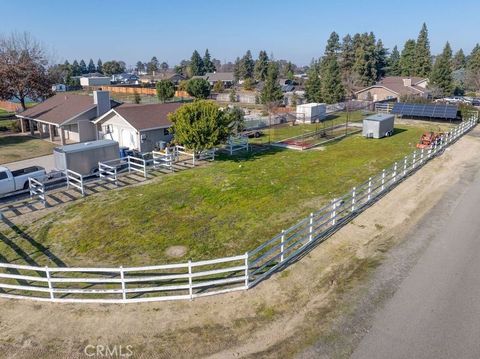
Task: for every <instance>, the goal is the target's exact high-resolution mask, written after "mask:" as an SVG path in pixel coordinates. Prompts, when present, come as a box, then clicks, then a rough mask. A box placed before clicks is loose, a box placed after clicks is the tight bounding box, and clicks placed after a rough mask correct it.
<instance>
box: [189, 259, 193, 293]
mask: <svg viewBox="0 0 480 359" xmlns="http://www.w3.org/2000/svg"><path fill="white" fill-rule="evenodd" d="M188 294H189V296H190V300H192V299H193V278H192V260H191V259H189V260H188Z"/></svg>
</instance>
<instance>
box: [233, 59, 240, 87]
mask: <svg viewBox="0 0 480 359" xmlns="http://www.w3.org/2000/svg"><path fill="white" fill-rule="evenodd" d="M241 64H242V60H240V57H238V56H237V58H236V59H235V63H234V64H233V78H234V80H235V82H238V81H239V80H240V78H241V75H242V74H241V69H240V67H241Z"/></svg>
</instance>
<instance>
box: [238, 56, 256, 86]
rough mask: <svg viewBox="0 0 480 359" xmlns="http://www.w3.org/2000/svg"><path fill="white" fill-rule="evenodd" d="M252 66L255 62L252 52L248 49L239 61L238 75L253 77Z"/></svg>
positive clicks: (244, 77)
mask: <svg viewBox="0 0 480 359" xmlns="http://www.w3.org/2000/svg"><path fill="white" fill-rule="evenodd" d="M254 68H255V62H254V61H253V58H252V53H251V52H250V50H247V52H246V53H245V55H244V56H243V58H242V60H241V63H240V77H241V78H242V79H246V78H250V79H251V78H253V71H254Z"/></svg>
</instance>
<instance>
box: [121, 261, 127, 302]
mask: <svg viewBox="0 0 480 359" xmlns="http://www.w3.org/2000/svg"><path fill="white" fill-rule="evenodd" d="M120 279H121V281H122V300H123V302H126V301H127V292H126V290H125V273H124V272H123V266H120Z"/></svg>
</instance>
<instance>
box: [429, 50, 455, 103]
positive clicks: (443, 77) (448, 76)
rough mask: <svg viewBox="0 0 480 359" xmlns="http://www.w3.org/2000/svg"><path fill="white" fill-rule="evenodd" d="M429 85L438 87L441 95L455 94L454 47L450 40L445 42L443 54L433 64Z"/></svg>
mask: <svg viewBox="0 0 480 359" xmlns="http://www.w3.org/2000/svg"><path fill="white" fill-rule="evenodd" d="M429 85H430V86H432V88H434V89H438V90H439V95H441V96H449V95H451V94H453V90H454V86H453V77H452V48H451V47H450V44H449V43H448V42H447V43H446V44H445V47H444V48H443V52H442V54H441V55H440V56H438V57H437V59H436V60H435V63H434V64H433V69H432V72H431V75H430V84H429Z"/></svg>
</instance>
